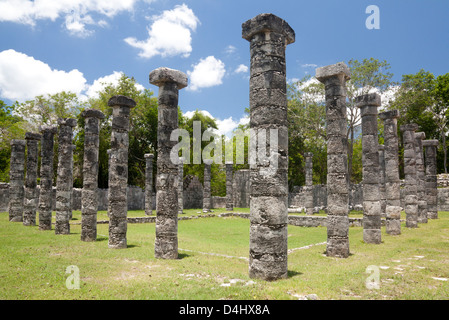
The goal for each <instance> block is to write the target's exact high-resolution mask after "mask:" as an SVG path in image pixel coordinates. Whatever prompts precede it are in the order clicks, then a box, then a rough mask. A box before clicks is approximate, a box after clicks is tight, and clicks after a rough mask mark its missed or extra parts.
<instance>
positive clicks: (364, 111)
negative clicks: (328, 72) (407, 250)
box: [355, 93, 382, 244]
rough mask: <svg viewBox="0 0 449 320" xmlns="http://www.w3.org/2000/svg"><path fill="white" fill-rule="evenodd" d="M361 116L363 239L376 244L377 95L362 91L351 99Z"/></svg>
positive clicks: (378, 221) (378, 208)
mask: <svg viewBox="0 0 449 320" xmlns="http://www.w3.org/2000/svg"><path fill="white" fill-rule="evenodd" d="M355 103H356V106H357V107H358V108H360V115H361V118H362V153H363V155H362V165H363V168H362V175H363V181H362V188H363V241H364V242H366V243H374V244H380V243H381V242H382V239H381V231H380V227H381V211H382V208H381V204H380V190H379V181H380V166H379V138H378V135H377V108H378V107H379V106H380V105H381V102H380V95H378V94H377V93H370V94H365V95H362V96H358V97H356V98H355Z"/></svg>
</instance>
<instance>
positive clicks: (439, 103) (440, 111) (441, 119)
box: [431, 73, 449, 173]
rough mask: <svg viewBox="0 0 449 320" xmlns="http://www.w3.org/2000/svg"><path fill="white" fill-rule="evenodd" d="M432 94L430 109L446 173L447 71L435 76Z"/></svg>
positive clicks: (448, 89)
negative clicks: (432, 100)
mask: <svg viewBox="0 0 449 320" xmlns="http://www.w3.org/2000/svg"><path fill="white" fill-rule="evenodd" d="M433 96H434V98H435V104H434V106H433V108H432V109H431V110H432V113H433V119H434V121H435V124H436V126H437V128H438V131H439V135H440V137H441V139H442V143H443V146H442V149H443V155H444V158H443V159H444V160H443V165H444V173H447V146H446V134H447V131H448V115H449V114H448V113H449V73H446V74H444V75H440V76H438V77H437V79H436V83H435V87H434V91H433Z"/></svg>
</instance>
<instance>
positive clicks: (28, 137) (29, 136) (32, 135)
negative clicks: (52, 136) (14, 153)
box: [25, 132, 42, 140]
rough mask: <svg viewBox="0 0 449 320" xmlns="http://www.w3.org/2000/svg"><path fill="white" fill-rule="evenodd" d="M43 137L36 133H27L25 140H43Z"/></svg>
mask: <svg viewBox="0 0 449 320" xmlns="http://www.w3.org/2000/svg"><path fill="white" fill-rule="evenodd" d="M41 139H42V135H41V134H39V133H34V132H26V133H25V140H41Z"/></svg>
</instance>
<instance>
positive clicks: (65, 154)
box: [55, 118, 76, 234]
mask: <svg viewBox="0 0 449 320" xmlns="http://www.w3.org/2000/svg"><path fill="white" fill-rule="evenodd" d="M58 124H59V132H58V139H59V140H58V143H59V149H58V174H57V177H56V210H55V211H56V222H55V234H70V217H71V215H72V191H73V184H72V176H73V145H72V136H73V128H74V127H75V126H76V119H71V118H68V119H59V120H58Z"/></svg>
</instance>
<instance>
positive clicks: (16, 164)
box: [9, 139, 26, 222]
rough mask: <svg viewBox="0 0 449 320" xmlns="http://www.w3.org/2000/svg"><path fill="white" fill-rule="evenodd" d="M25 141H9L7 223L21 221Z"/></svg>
mask: <svg viewBox="0 0 449 320" xmlns="http://www.w3.org/2000/svg"><path fill="white" fill-rule="evenodd" d="M25 146H26V141H25V140H18V139H14V140H11V160H10V169H9V221H11V222H22V221H23V196H24V188H23V179H24V178H25Z"/></svg>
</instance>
